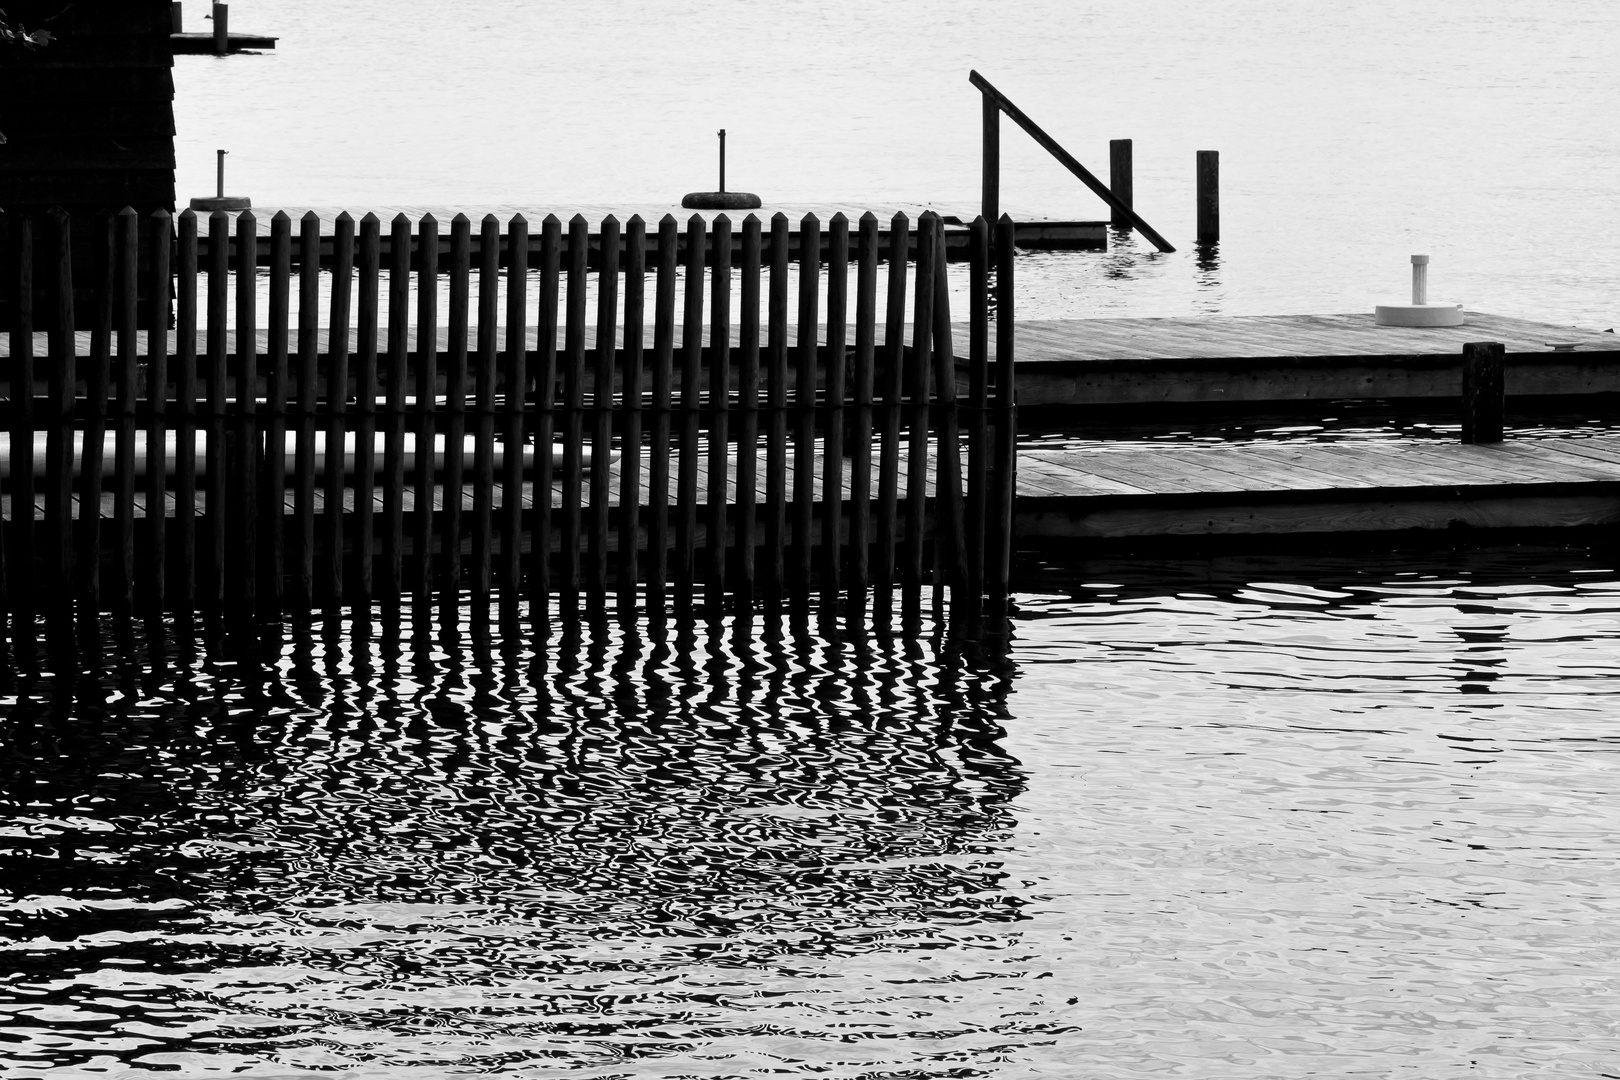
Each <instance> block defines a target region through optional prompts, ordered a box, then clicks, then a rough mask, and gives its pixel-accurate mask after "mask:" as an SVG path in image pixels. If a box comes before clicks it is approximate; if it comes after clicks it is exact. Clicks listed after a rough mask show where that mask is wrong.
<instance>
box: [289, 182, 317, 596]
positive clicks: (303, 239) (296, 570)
mask: <svg viewBox="0 0 1620 1080" xmlns="http://www.w3.org/2000/svg"><path fill="white" fill-rule="evenodd" d="M320 256H321V221H320V218H318V217H316V216H315V212H314V211H313V210H311V211H309V212H308V213H306V214H305V215H304V216H303V218H302V219H300V221H299V227H298V379H297V390H296V391H295V393H296V395H297V408H296V410H295V415H296V417H297V419H298V437H297V443H296V446H295V448H294V457H293V527H292V532H291V536H290V537H289V542H288V544H287V547H288V552H287V561H288V563H289V564H290V565H291V570H292V577H293V590H294V592H295V594H296V595H297V597H298V603H299V605H300V606H302V607H304V608H305V609H308V608H310V607H312V606H314V603H315V405H316V402H317V400H318V398H319V396H320V367H319V357H320V347H321V346H320V340H319V331H320V318H321V310H320V303H321V293H320V288H321V283H320Z"/></svg>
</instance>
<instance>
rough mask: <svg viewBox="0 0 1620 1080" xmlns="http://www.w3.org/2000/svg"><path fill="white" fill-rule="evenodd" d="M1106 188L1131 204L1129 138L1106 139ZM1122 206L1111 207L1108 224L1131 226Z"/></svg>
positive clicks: (989, 217) (1122, 226)
mask: <svg viewBox="0 0 1620 1080" xmlns="http://www.w3.org/2000/svg"><path fill="white" fill-rule="evenodd" d="M1108 190H1110V191H1112V192H1113V193H1114V197H1115V198H1116V199H1118V200H1119V201H1120V203H1121V204H1122V206H1131V205H1132V204H1133V200H1134V197H1135V195H1134V182H1133V180H1132V176H1131V140H1129V139H1109V140H1108ZM1122 206H1115V207H1112V208H1111V209H1110V212H1109V213H1110V216H1109V219H1108V224H1110V225H1112V226H1114V228H1116V229H1128V228H1130V227H1131V219H1130V218H1129V217H1127V216H1126V214H1125V211H1124V209H1123V208H1122ZM984 220H985V221H986V222H990V221H994V220H996V219H995V218H994V217H993V216H991V215H990V214H985V216H984Z"/></svg>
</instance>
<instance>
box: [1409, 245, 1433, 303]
mask: <svg viewBox="0 0 1620 1080" xmlns="http://www.w3.org/2000/svg"><path fill="white" fill-rule="evenodd" d="M1428 302H1429V257H1428V256H1427V255H1414V256H1412V303H1414V304H1427V303H1428Z"/></svg>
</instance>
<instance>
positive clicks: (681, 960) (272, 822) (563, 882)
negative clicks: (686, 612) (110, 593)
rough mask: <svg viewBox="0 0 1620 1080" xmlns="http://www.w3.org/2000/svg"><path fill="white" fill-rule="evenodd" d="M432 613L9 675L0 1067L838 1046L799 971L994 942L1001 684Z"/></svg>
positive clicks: (995, 665) (708, 627)
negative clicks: (760, 1013)
mask: <svg viewBox="0 0 1620 1080" xmlns="http://www.w3.org/2000/svg"><path fill="white" fill-rule="evenodd" d="M445 614H446V613H444V612H442V611H438V610H430V609H427V608H423V609H418V610H415V611H410V610H407V611H405V612H402V613H395V614H392V615H391V614H389V613H388V612H385V611H382V610H375V609H374V610H373V611H371V612H369V613H362V614H360V615H357V616H355V617H351V618H343V619H326V620H319V619H316V620H312V621H310V622H307V623H290V624H281V625H270V626H259V627H255V628H251V629H247V630H237V631H233V632H230V633H226V632H223V631H221V630H220V629H219V628H218V627H215V626H212V625H206V624H197V625H187V624H179V623H174V622H169V623H166V624H163V625H152V626H147V627H143V628H128V627H124V628H117V627H113V626H111V625H107V626H104V627H103V633H102V634H100V635H95V634H91V635H89V636H88V638H84V637H81V641H80V649H79V650H78V651H77V652H66V653H52V652H50V651H48V650H41V651H40V653H39V654H38V655H32V656H26V657H20V658H19V664H18V673H17V675H16V677H15V681H14V685H13V687H12V692H13V696H12V697H11V699H10V701H9V702H8V703H7V704H6V707H5V713H6V716H7V722H6V724H5V726H4V728H3V733H0V739H3V742H4V746H3V750H0V760H3V765H0V769H3V775H0V789H3V791H4V793H5V795H4V803H5V806H4V817H5V819H6V824H7V826H8V828H7V830H6V835H7V837H8V838H7V840H6V841H5V845H6V846H5V849H4V855H3V856H0V867H3V869H4V873H3V875H0V879H3V881H4V882H5V891H6V893H7V894H9V897H8V902H7V903H6V904H5V905H4V908H3V910H4V912H5V914H4V915H3V917H0V920H3V922H4V929H3V931H0V948H3V950H4V951H5V953H6V959H7V969H8V971H9V972H10V975H9V977H8V979H7V981H6V983H5V989H4V991H3V992H0V998H4V1000H5V1004H6V1011H7V1012H9V1013H11V1014H12V1018H11V1019H10V1020H8V1021H6V1022H5V1023H4V1024H3V1025H0V1031H3V1033H4V1037H5V1039H6V1049H4V1050H3V1051H0V1059H3V1060H4V1061H6V1062H7V1063H8V1064H9V1065H10V1066H11V1067H16V1068H22V1069H29V1068H32V1069H36V1070H39V1069H47V1068H58V1069H73V1068H76V1069H84V1070H93V1069H105V1068H110V1069H114V1070H118V1069H124V1068H137V1069H168V1070H176V1069H178V1070H179V1071H181V1072H182V1073H183V1074H186V1075H190V1074H192V1071H193V1070H198V1071H202V1072H208V1071H213V1070H216V1069H225V1070H227V1071H229V1070H231V1069H233V1068H244V1069H246V1068H250V1067H258V1066H266V1067H268V1063H272V1062H273V1063H274V1064H275V1065H276V1066H277V1068H278V1069H280V1072H278V1075H289V1073H288V1072H287V1070H289V1069H290V1070H294V1072H295V1073H296V1074H299V1075H302V1074H303V1073H302V1070H306V1069H308V1070H323V1069H330V1068H333V1067H338V1066H350V1065H355V1064H361V1063H365V1064H368V1065H371V1066H376V1067H389V1068H401V1069H407V1070H409V1069H411V1068H435V1067H450V1066H456V1067H468V1066H477V1067H481V1068H493V1067H502V1068H505V1067H521V1066H524V1065H528V1066H535V1065H541V1064H544V1063H546V1062H548V1061H551V1062H560V1061H565V1060H566V1061H567V1062H569V1063H571V1066H579V1065H580V1064H582V1063H588V1062H592V1061H601V1062H607V1061H610V1060H623V1059H626V1058H640V1057H653V1058H658V1059H667V1060H669V1061H671V1062H673V1061H675V1060H676V1059H681V1058H682V1055H684V1054H685V1053H686V1052H687V1051H689V1050H690V1049H691V1048H692V1047H693V1046H694V1045H696V1044H698V1043H699V1042H703V1041H705V1040H713V1039H716V1038H720V1039H724V1038H725V1037H726V1036H727V1035H728V1034H737V1035H742V1034H747V1033H749V1032H750V1031H751V1030H752V1027H751V1025H755V1024H756V1023H757V1021H756V1020H754V1019H753V1018H752V1016H751V1010H750V1008H749V1003H748V1000H746V999H749V998H756V999H758V997H759V994H758V991H757V988H753V987H752V986H751V984H752V983H753V982H755V981H756V980H758V979H761V978H768V979H770V980H775V982H776V990H775V991H773V993H775V994H777V996H780V995H786V997H784V998H783V999H782V1000H780V1001H776V1002H774V1003H772V1013H771V1016H772V1020H771V1023H772V1026H773V1029H774V1030H777V1031H778V1032H779V1033H781V1034H782V1036H783V1038H788V1037H789V1036H790V1035H791V1036H792V1039H797V1040H800V1041H804V1042H805V1044H806V1045H810V1044H811V1042H812V1041H814V1040H821V1039H829V1040H830V1041H829V1042H828V1044H827V1045H829V1046H833V1047H836V1046H837V1045H838V1039H837V1037H836V1033H834V1032H833V1031H832V1027H836V1021H835V1019H834V1018H830V1017H829V1016H828V1015H825V1014H824V1011H823V1010H824V1009H825V1007H826V1006H825V1003H820V1004H818V1003H817V1001H816V1000H815V999H816V992H815V986H816V984H815V982H814V981H813V980H814V979H815V978H816V972H817V971H818V970H822V969H825V968H826V967H827V965H829V964H843V965H848V964H851V963H854V964H857V965H858V964H861V963H864V962H866V961H863V960H862V959H861V958H862V957H871V958H872V960H871V961H870V962H871V963H880V962H883V961H882V960H881V958H882V957H886V956H893V955H895V954H896V953H899V954H902V955H904V954H908V953H916V954H917V955H919V956H924V957H925V956H927V955H929V953H928V950H931V949H937V948H940V947H942V946H943V945H945V944H947V943H949V942H952V941H954V940H955V939H956V938H957V937H959V936H967V937H970V938H971V937H974V936H977V935H983V934H994V933H995V932H996V931H995V929H994V928H995V927H996V926H998V925H1004V924H1009V923H1012V922H1015V921H1016V920H1018V919H1019V918H1020V907H1021V904H1022V901H1021V900H1020V899H1019V898H1017V897H1016V896H1014V895H1012V894H1011V893H1010V892H1009V891H1008V890H1007V889H1005V888H1004V887H1003V883H1002V877H1003V874H1002V873H1001V871H1000V870H999V869H998V867H999V865H1000V864H999V863H998V862H997V861H995V859H994V858H992V857H991V856H993V855H994V854H995V851H996V848H997V844H998V842H999V841H1000V840H1001V838H1003V837H1004V835H1005V834H1006V833H1007V832H1008V831H1009V830H1010V829H1011V827H1012V817H1011V812H1010V810H1009V808H1008V804H1009V802H1010V801H1011V800H1012V799H1013V798H1015V797H1016V796H1017V795H1018V793H1019V792H1020V791H1021V790H1022V785H1023V781H1022V778H1021V777H1022V773H1021V768H1020V765H1019V763H1018V762H1017V761H1016V760H1014V759H1012V758H1011V757H1009V756H1008V755H1007V754H1006V753H1005V752H1004V751H1002V750H1001V748H1000V745H999V742H998V740H999V739H1000V738H1001V736H1002V734H1003V732H1002V727H1001V722H1002V720H1003V719H1004V718H1005V716H1006V704H1007V694H1008V692H1009V687H1010V684H1011V681H1012V678H1013V675H1014V672H1013V670H1012V666H1011V664H1010V662H1009V661H1007V660H1006V659H1005V658H1004V657H997V656H995V655H990V654H981V653H979V652H976V651H974V650H973V649H972V648H966V649H964V648H963V647H961V646H959V645H958V644H956V643H954V642H953V641H952V640H951V639H950V637H949V636H948V635H947V634H945V633H943V632H942V633H939V634H936V635H935V636H933V637H925V638H921V639H909V640H903V639H894V638H890V637H888V636H885V635H882V634H872V633H860V634H856V633H849V632H835V633H828V632H827V626H826V620H818V619H817V618H816V616H815V613H814V612H798V613H795V614H788V615H783V616H781V617H772V616H765V615H759V614H755V615H753V616H740V617H726V618H716V619H712V620H706V621H690V620H688V621H679V622H672V623H670V624H667V625H665V624H656V623H654V624H649V623H647V622H645V621H642V622H639V623H638V622H634V621H629V622H621V621H608V620H603V619H597V620H590V619H559V618H557V613H556V612H552V613H550V614H551V620H550V622H551V625H550V628H549V629H550V632H549V633H544V634H542V633H540V631H541V630H543V629H545V627H544V626H543V625H542V626H541V627H537V626H536V624H535V622H534V621H533V620H532V619H530V618H529V617H528V614H529V613H528V612H526V611H517V612H514V611H510V610H508V611H505V612H501V611H496V612H486V611H479V612H477V613H473V612H471V611H469V610H468V609H467V608H466V607H463V608H461V609H459V610H457V611H454V612H452V613H450V614H452V615H453V616H454V617H451V618H445V617H444V615H445ZM847 629H848V628H847V627H846V628H845V630H846V631H847ZM91 639H93V640H91ZM734 998H735V999H739V1000H736V1001H734V1000H733V999H734ZM764 1003H765V1002H764V1000H763V999H759V1000H756V1001H755V1004H764ZM833 1012H834V1013H836V1010H833ZM829 1025H830V1026H829ZM790 1041H792V1040H791V1039H790ZM805 1053H806V1055H809V1053H810V1052H809V1051H806V1052H805ZM671 1067H673V1064H672V1065H671Z"/></svg>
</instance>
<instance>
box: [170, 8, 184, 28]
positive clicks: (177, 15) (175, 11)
mask: <svg viewBox="0 0 1620 1080" xmlns="http://www.w3.org/2000/svg"><path fill="white" fill-rule="evenodd" d="M183 7H184V5H183V4H181V3H180V0H172V2H171V3H170V4H169V33H171V34H179V33H184V28H183V26H182V25H181V23H182V21H183V19H182V15H181V11H182V8H183Z"/></svg>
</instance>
